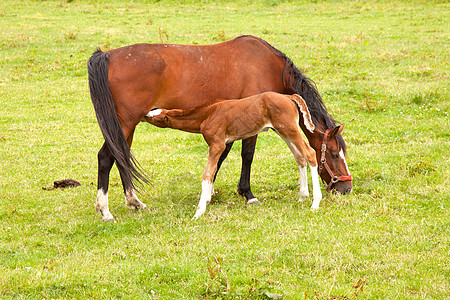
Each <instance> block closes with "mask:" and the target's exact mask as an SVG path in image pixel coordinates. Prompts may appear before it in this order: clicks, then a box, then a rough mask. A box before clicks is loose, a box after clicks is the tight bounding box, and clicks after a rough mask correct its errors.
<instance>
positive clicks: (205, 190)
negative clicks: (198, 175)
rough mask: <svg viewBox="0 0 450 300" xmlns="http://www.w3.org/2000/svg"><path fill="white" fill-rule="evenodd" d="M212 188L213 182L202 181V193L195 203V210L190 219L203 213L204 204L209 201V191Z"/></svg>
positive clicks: (210, 191)
mask: <svg viewBox="0 0 450 300" xmlns="http://www.w3.org/2000/svg"><path fill="white" fill-rule="evenodd" d="M213 189H214V183H212V182H211V181H209V180H203V181H202V195H201V196H200V202H199V203H198V205H197V211H196V212H195V215H194V217H193V218H192V219H197V218H198V217H200V216H201V215H203V214H204V213H205V211H206V204H207V203H209V202H211V193H212V191H213Z"/></svg>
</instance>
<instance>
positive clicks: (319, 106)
mask: <svg viewBox="0 0 450 300" xmlns="http://www.w3.org/2000/svg"><path fill="white" fill-rule="evenodd" d="M240 38H252V39H255V40H258V41H260V42H261V43H263V44H265V45H266V46H267V47H268V48H269V49H270V50H271V51H272V53H273V54H275V55H276V56H279V57H281V58H283V59H284V60H285V61H286V66H285V67H284V70H283V74H282V76H283V84H284V87H285V88H287V89H291V90H292V91H293V93H295V94H299V95H300V96H301V97H302V98H303V99H304V100H305V102H306V105H307V106H308V109H309V112H310V114H311V117H312V120H313V122H314V125H316V127H319V128H320V127H325V128H323V129H324V130H325V129H327V128H334V127H336V126H337V124H338V123H339V122H337V121H336V120H335V119H333V117H332V116H331V115H330V114H329V113H328V110H327V108H326V106H325V103H324V102H323V100H322V97H321V96H320V94H319V91H318V90H317V87H316V84H315V83H314V81H313V80H311V79H310V78H308V77H306V76H305V75H304V74H303V73H302V71H300V69H298V68H297V67H296V66H295V65H294V63H293V62H292V60H291V59H290V58H289V57H287V55H286V54H284V53H283V52H281V51H280V50H278V49H276V48H275V47H273V46H272V45H270V44H269V43H268V42H266V41H265V40H263V39H261V38H259V37H256V36H253V35H241V36H239V37H237V38H236V39H240ZM286 75H288V80H287V82H286V81H284V79H285V78H286ZM337 140H338V143H339V147H340V148H341V149H343V150H344V153H345V152H346V151H347V146H346V144H345V141H344V139H343V138H342V136H341V135H340V134H339V135H338V136H337Z"/></svg>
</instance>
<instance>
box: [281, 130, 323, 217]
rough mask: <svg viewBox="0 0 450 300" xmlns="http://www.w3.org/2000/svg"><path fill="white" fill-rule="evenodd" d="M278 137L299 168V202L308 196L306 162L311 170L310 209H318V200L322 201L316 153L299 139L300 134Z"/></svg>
mask: <svg viewBox="0 0 450 300" xmlns="http://www.w3.org/2000/svg"><path fill="white" fill-rule="evenodd" d="M279 134H280V136H281V137H282V138H283V139H284V141H285V142H286V143H287V145H288V146H289V149H291V152H292V154H294V158H295V161H296V162H297V164H298V166H299V168H300V201H301V200H303V199H304V198H305V196H306V197H307V196H308V195H309V192H308V186H307V180H306V179H307V178H306V162H308V164H309V166H310V169H311V177H312V183H313V199H314V200H313V204H312V206H311V209H318V208H319V204H320V200H322V191H321V190H320V182H319V174H318V171H317V160H316V153H315V151H314V149H312V148H311V147H310V146H309V145H308V144H307V143H306V142H305V140H304V139H303V138H302V137H301V135H300V132H295V133H294V134H290V135H285V134H282V133H279ZM305 189H306V193H305Z"/></svg>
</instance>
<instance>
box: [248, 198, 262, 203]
mask: <svg viewBox="0 0 450 300" xmlns="http://www.w3.org/2000/svg"><path fill="white" fill-rule="evenodd" d="M247 204H261V202H259V200H258V199H257V198H252V199H249V200H247Z"/></svg>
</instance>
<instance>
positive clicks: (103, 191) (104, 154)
mask: <svg viewBox="0 0 450 300" xmlns="http://www.w3.org/2000/svg"><path fill="white" fill-rule="evenodd" d="M97 157H98V182H97V199H96V200H95V209H96V210H97V211H98V212H100V213H101V214H102V221H104V222H111V221H114V217H113V216H112V214H111V213H110V212H109V208H108V187H109V173H110V171H111V168H112V166H113V164H114V157H113V156H112V154H111V152H110V151H109V148H108V145H107V144H106V142H105V143H104V144H103V146H102V148H101V149H100V151H99V152H98V155H97Z"/></svg>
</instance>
